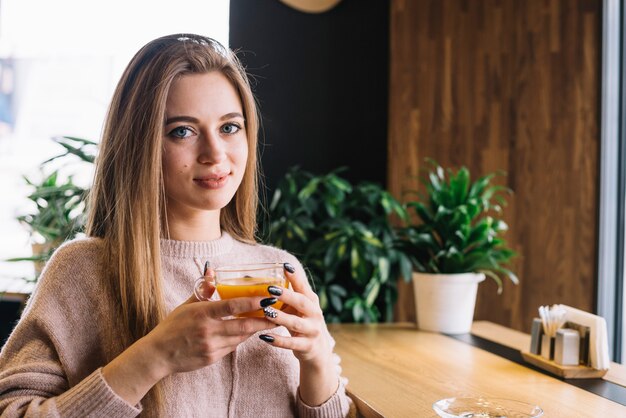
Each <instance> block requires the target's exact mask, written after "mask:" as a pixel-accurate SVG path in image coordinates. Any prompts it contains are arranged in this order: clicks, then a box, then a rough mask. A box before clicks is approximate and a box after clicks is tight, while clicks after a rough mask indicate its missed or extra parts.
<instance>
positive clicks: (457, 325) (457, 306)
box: [413, 272, 485, 334]
mask: <svg viewBox="0 0 626 418" xmlns="http://www.w3.org/2000/svg"><path fill="white" fill-rule="evenodd" d="M483 280H485V275H484V274H482V273H461V274H427V273H417V272H414V273H413V289H414V293H415V307H416V313H417V327H418V328H419V329H421V330H424V331H435V332H441V333H444V334H465V333H468V332H470V329H471V328H472V320H473V319H474V306H475V305H476V291H477V290H478V283H480V282H482V281H483Z"/></svg>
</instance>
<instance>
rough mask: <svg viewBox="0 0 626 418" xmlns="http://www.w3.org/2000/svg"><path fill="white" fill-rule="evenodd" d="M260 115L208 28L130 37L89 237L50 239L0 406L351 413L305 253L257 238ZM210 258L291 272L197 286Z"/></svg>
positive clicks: (113, 412)
mask: <svg viewBox="0 0 626 418" xmlns="http://www.w3.org/2000/svg"><path fill="white" fill-rule="evenodd" d="M257 129H258V117H257V113H256V108H255V103H254V98H253V96H252V93H251V90H250V86H249V84H248V81H247V78H246V75H245V72H244V70H243V69H242V67H241V65H240V64H239V62H238V61H237V59H236V58H235V57H234V55H233V54H232V53H231V52H230V51H229V50H227V49H225V48H224V47H222V46H221V45H220V44H219V43H217V42H216V41H214V40H212V39H210V38H205V37H201V36H198V35H172V36H165V37H162V38H159V39H156V40H154V41H152V42H150V43H149V44H147V45H146V46H145V47H143V48H142V49H141V50H140V51H139V52H138V53H137V55H136V56H135V57H134V58H133V59H132V61H131V62H130V64H129V66H128V68H127V69H126V71H125V72H124V74H123V76H122V79H121V80H120V83H119V84H118V86H117V89H116V91H115V93H114V96H113V99H112V103H111V106H110V109H109V112H108V116H107V120H106V124H105V128H104V133H103V139H102V142H101V149H100V155H99V158H98V161H97V164H96V174H95V179H94V185H93V188H92V192H91V196H90V200H89V222H88V227H87V235H88V238H86V239H81V240H75V241H72V242H69V243H66V244H64V245H63V246H62V247H60V248H59V249H58V250H57V252H56V253H55V255H54V256H53V257H52V259H51V260H50V261H49V262H48V264H47V266H46V269H45V271H44V272H43V274H42V276H41V279H40V282H39V285H38V288H37V290H36V291H35V292H34V294H33V295H32V297H31V299H30V300H29V302H28V305H27V307H26V310H25V312H24V314H23V316H22V319H21V320H20V322H19V324H18V326H17V327H16V329H15V330H14V332H13V334H12V335H11V337H10V338H9V340H8V341H7V344H6V345H5V347H4V348H3V351H2V353H1V355H0V370H1V371H0V411H2V416H5V415H6V416H18V415H20V416H21V415H27V416H40V415H42V416H43V415H45V416H98V417H105V416H106V417H118V416H119V417H122V416H124V417H125V416H136V415H138V414H140V413H142V415H150V416H172V417H174V416H176V417H187V416H216V417H220V416H229V417H246V416H254V417H258V416H271V417H281V416H285V417H286V416H295V415H298V416H310V417H317V416H319V417H331V416H345V415H346V414H347V412H348V407H349V402H348V399H347V397H346V395H345V391H344V387H343V383H342V382H341V381H340V379H339V374H338V370H339V368H338V365H337V364H336V363H337V362H336V361H335V360H334V358H336V356H335V355H333V354H332V339H331V337H330V335H329V334H328V332H327V330H326V326H325V324H324V320H323V316H322V313H321V311H320V308H319V304H318V300H317V297H316V295H315V294H314V293H313V291H312V290H311V288H310V287H309V285H308V283H307V281H306V276H305V274H304V272H303V270H302V267H301V266H300V264H299V263H298V262H297V260H296V259H295V258H294V257H293V256H291V255H290V254H288V253H286V252H284V251H282V250H278V249H276V248H272V247H267V246H261V245H258V244H256V243H255V242H254V230H255V213H256V206H257V157H256V144H257ZM207 261H210V263H211V265H212V266H219V265H225V264H240V263H255V262H285V273H286V277H287V278H288V279H289V281H290V283H291V287H290V288H289V289H284V290H282V291H281V290H280V289H271V290H272V294H273V295H274V297H273V298H262V297H246V298H237V299H230V300H223V301H198V300H197V299H196V298H195V297H193V296H190V295H192V294H193V286H194V281H195V279H196V278H197V277H198V276H199V275H200V274H201V273H203V270H204V273H205V274H206V273H207V269H203V266H204V265H205V262H207ZM209 272H210V270H209ZM204 288H205V291H208V288H207V287H206V286H205V287H204ZM205 296H209V295H206V294H205ZM277 300H280V301H282V302H283V303H285V304H286V305H289V307H290V308H289V310H288V311H276V310H274V309H271V304H273V303H275V302H276V301H277ZM261 307H266V308H267V309H265V310H264V312H265V313H266V316H265V318H243V319H236V320H232V319H223V318H224V317H228V316H232V315H234V314H237V313H242V312H248V311H252V310H257V309H260V308H261Z"/></svg>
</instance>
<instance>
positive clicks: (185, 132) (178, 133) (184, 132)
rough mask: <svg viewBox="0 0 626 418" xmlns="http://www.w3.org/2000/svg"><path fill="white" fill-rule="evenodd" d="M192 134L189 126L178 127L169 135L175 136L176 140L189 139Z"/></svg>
mask: <svg viewBox="0 0 626 418" xmlns="http://www.w3.org/2000/svg"><path fill="white" fill-rule="evenodd" d="M192 134H193V131H192V130H191V129H190V128H189V127H188V126H178V127H176V128H174V129H172V130H171V131H170V133H169V135H170V136H173V137H174V138H187V137H188V136H191V135H192Z"/></svg>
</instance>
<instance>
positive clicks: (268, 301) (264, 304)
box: [261, 298, 278, 308]
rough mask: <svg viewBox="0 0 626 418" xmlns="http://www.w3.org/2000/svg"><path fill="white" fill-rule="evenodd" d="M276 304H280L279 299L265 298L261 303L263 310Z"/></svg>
mask: <svg viewBox="0 0 626 418" xmlns="http://www.w3.org/2000/svg"><path fill="white" fill-rule="evenodd" d="M276 302H278V299H276V298H265V299H263V300H262V301H261V308H266V307H268V306H270V305H273V304H275V303H276Z"/></svg>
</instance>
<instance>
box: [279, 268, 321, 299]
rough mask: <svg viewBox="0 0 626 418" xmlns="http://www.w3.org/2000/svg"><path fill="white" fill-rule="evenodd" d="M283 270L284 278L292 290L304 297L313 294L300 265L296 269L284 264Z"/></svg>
mask: <svg viewBox="0 0 626 418" xmlns="http://www.w3.org/2000/svg"><path fill="white" fill-rule="evenodd" d="M284 270H285V277H286V278H287V280H288V281H289V283H290V284H291V287H292V289H293V290H295V291H296V292H299V293H302V294H305V295H310V294H315V293H314V292H313V289H311V286H310V285H309V282H308V280H307V276H306V273H305V272H304V270H303V269H302V267H301V266H300V265H298V267H297V268H296V267H294V265H293V264H291V263H285V264H284Z"/></svg>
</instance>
